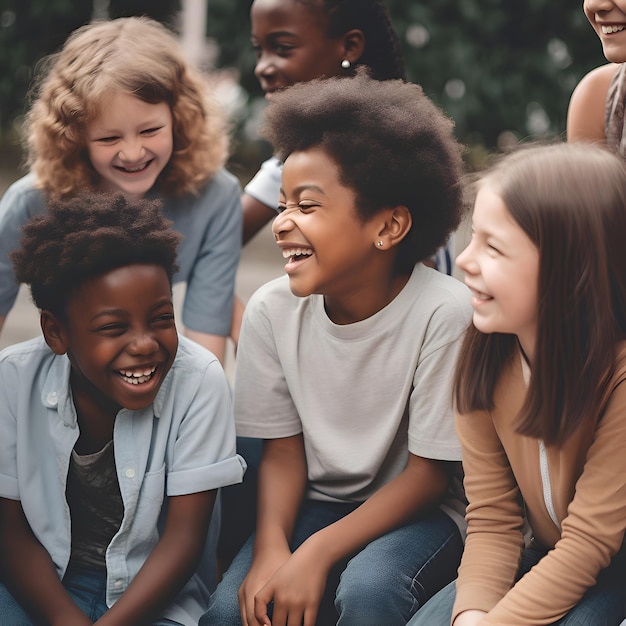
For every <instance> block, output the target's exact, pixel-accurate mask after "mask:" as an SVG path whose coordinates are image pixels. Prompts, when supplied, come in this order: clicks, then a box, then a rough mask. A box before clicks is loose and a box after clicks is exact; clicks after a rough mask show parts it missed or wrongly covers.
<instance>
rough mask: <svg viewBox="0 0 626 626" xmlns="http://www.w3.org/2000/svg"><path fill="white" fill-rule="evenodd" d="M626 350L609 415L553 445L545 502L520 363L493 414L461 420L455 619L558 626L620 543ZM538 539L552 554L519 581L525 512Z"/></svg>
mask: <svg viewBox="0 0 626 626" xmlns="http://www.w3.org/2000/svg"><path fill="white" fill-rule="evenodd" d="M625 380H626V345H624V346H622V348H621V350H620V353H619V355H618V363H617V371H616V374H615V376H614V378H613V381H612V383H611V385H610V389H609V390H608V392H607V399H606V402H607V403H606V409H605V411H604V413H603V414H602V416H601V418H600V419H599V420H597V421H595V422H592V421H589V422H587V423H583V424H582V425H581V427H580V428H579V429H578V430H577V432H575V433H574V434H573V435H572V437H570V438H569V439H568V440H567V442H566V443H565V445H564V446H562V447H561V448H556V447H548V448H547V449H546V451H547V455H546V456H547V469H548V473H549V479H546V478H545V476H544V483H546V482H547V484H548V485H549V487H548V489H547V490H548V491H551V497H550V494H549V495H548V502H550V500H551V502H552V504H553V511H554V515H555V517H556V520H557V522H558V524H559V525H560V528H559V527H558V526H557V525H556V524H555V522H554V521H553V520H552V519H551V517H550V514H549V512H548V506H547V505H546V499H545V497H544V486H543V483H542V474H541V468H540V452H539V449H540V442H539V441H538V440H537V439H533V438H530V437H525V436H522V435H519V434H517V433H516V432H515V430H514V428H513V423H514V420H515V417H516V415H517V414H518V412H519V410H520V408H521V406H522V402H523V399H524V395H525V393H526V382H525V380H524V376H523V372H522V366H521V359H517V358H516V359H513V361H512V363H511V365H510V366H509V367H508V368H507V369H506V370H504V371H503V373H502V376H501V378H500V380H499V382H498V386H497V389H496V392H495V396H494V400H495V407H496V408H495V410H494V411H493V412H491V413H489V412H483V411H480V412H475V413H472V414H469V415H461V416H457V430H458V433H459V438H460V440H461V443H462V446H463V464H464V468H465V489H466V494H467V497H468V501H469V503H470V504H469V506H468V508H467V521H468V532H467V542H466V545H465V552H464V554H463V559H462V561H461V567H460V569H459V578H458V580H457V598H456V603H455V605H454V611H453V619H454V618H455V617H456V616H457V615H458V614H459V613H461V612H462V611H465V610H468V609H480V610H483V611H487V612H488V615H487V617H486V618H485V620H484V622H481V624H482V623H484V624H497V625H498V626H505V625H513V624H519V625H520V626H521V625H524V626H530V625H532V624H551V623H553V622H555V621H556V620H558V619H560V618H561V617H562V616H563V615H565V614H566V613H567V612H568V611H569V610H570V609H571V608H572V607H573V606H575V605H576V604H577V603H578V601H579V600H580V599H581V597H582V596H583V594H584V593H585V591H586V590H587V589H588V588H589V587H591V586H593V585H594V583H595V580H596V577H597V575H598V574H599V572H600V571H601V570H602V569H603V568H605V567H606V566H607V565H608V564H609V562H610V560H611V557H612V556H613V555H614V554H616V553H617V552H618V550H619V548H620V546H621V543H622V539H623V537H624V529H625V528H626V385H625V384H623V382H624V381H625ZM581 384H584V381H581ZM522 498H523V501H524V503H525V507H526V514H527V518H528V521H529V523H530V526H531V529H532V532H533V536H534V538H535V540H536V541H538V542H539V543H541V544H543V545H545V546H547V547H549V548H552V547H553V548H554V549H553V550H550V551H549V552H548V554H547V555H546V556H545V557H544V558H543V559H542V560H541V561H540V562H539V563H538V564H537V566H536V567H534V568H533V569H532V570H531V571H530V572H529V573H528V574H526V575H525V576H524V577H523V578H522V579H521V580H520V581H519V582H518V583H515V582H514V581H515V576H516V573H517V570H518V567H519V562H520V555H521V552H522V550H523V546H524V539H523V513H524V511H523V508H522V504H521V499H522Z"/></svg>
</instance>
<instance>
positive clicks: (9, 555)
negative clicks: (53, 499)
mask: <svg viewBox="0 0 626 626" xmlns="http://www.w3.org/2000/svg"><path fill="white" fill-rule="evenodd" d="M1 514H2V520H3V523H2V528H1V544H0V545H1V549H2V555H1V559H0V563H1V565H2V573H3V576H2V577H3V580H4V581H5V582H6V583H7V587H8V588H9V591H11V593H12V594H13V595H14V597H15V599H16V600H18V602H20V604H22V606H23V607H24V608H25V609H27V610H28V612H29V613H30V614H31V615H32V616H33V617H35V618H36V619H39V620H41V621H43V622H45V623H46V624H51V625H52V626H55V625H57V624H58V625H59V626H61V625H62V626H70V625H71V626H82V625H84V624H91V623H92V622H91V620H90V619H89V618H88V617H87V616H86V615H85V614H84V613H83V612H82V611H81V610H80V609H79V608H78V606H77V605H76V604H75V603H74V601H73V600H72V598H71V597H70V595H69V594H68V593H67V591H66V590H65V587H63V584H62V583H61V581H60V580H59V577H58V575H57V571H56V568H55V565H54V563H53V561H52V559H51V558H50V555H49V554H48V552H47V550H46V549H45V548H44V547H43V546H42V545H41V544H40V543H39V542H38V541H37V539H36V538H35V536H34V535H33V534H32V531H31V530H30V527H29V525H28V522H27V521H26V518H25V517H24V514H23V511H22V507H21V504H20V503H19V502H18V501H9V500H2V511H1Z"/></svg>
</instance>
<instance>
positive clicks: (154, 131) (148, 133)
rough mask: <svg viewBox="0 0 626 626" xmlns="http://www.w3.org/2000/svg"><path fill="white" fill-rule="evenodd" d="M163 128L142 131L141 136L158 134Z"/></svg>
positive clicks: (157, 127)
mask: <svg viewBox="0 0 626 626" xmlns="http://www.w3.org/2000/svg"><path fill="white" fill-rule="evenodd" d="M162 128H163V126H156V127H154V128H146V130H142V131H141V134H142V135H152V134H154V133H156V132H158V131H159V130H161V129H162Z"/></svg>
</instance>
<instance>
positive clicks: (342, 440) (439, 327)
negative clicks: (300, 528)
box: [234, 264, 471, 510]
mask: <svg viewBox="0 0 626 626" xmlns="http://www.w3.org/2000/svg"><path fill="white" fill-rule="evenodd" d="M470 320H471V307H470V296H469V291H468V290H467V288H466V287H465V286H464V285H463V284H462V283H461V282H460V281H458V280H456V279H454V278H451V277H449V276H445V275H443V274H441V273H439V272H437V271H435V270H432V269H429V268H427V267H425V266H424V265H422V264H418V265H416V266H415V269H414V270H413V273H412V275H411V277H410V279H409V281H408V282H407V284H406V285H405V287H404V289H403V290H402V291H401V292H400V293H399V294H398V296H396V298H395V299H394V300H393V301H392V302H391V303H390V304H388V305H387V306H386V307H385V308H384V309H382V310H381V311H379V312H378V313H376V314H375V315H373V316H371V317H369V318H368V319H365V320H362V321H360V322H356V323H354V324H347V325H337V324H334V323H333V322H331V321H330V320H329V318H328V316H327V315H326V313H325V310H324V299H323V296H321V295H312V296H308V297H305V298H299V297H296V296H294V295H293V294H292V293H291V291H290V289H289V283H288V277H286V276H285V277H281V278H278V279H276V280H274V281H271V282H269V283H267V284H266V285H264V286H263V287H261V288H260V289H259V290H257V292H256V293H255V294H254V295H253V296H252V298H251V299H250V302H249V304H248V306H247V307H246V313H245V317H244V322H243V326H242V332H241V338H240V343H239V349H238V351H237V371H236V377H235V400H234V402H235V420H236V425H237V433H238V434H239V435H242V436H250V437H260V438H264V439H273V438H279V437H288V436H292V435H296V434H298V433H303V435H304V445H305V451H306V457H307V467H308V480H309V488H308V493H307V497H309V498H312V499H316V500H326V501H339V502H345V501H351V502H362V501H364V500H366V499H367V498H369V497H370V496H371V495H372V494H373V493H374V492H376V491H377V490H378V489H379V488H380V487H382V486H383V485H385V484H386V483H388V482H389V481H390V480H391V479H393V478H395V477H396V476H397V475H398V474H400V472H402V470H403V469H404V468H405V466H406V463H407V459H408V453H409V451H410V452H411V453H413V454H415V455H417V456H421V457H425V458H430V459H439V460H448V461H460V459H461V447H460V444H459V441H458V439H457V436H456V432H455V427H454V414H453V408H452V379H453V373H454V368H455V361H456V357H457V353H458V349H459V345H460V340H461V338H462V335H463V334H464V331H465V330H466V328H467V327H468V325H469V323H470ZM461 510H462V508H461Z"/></svg>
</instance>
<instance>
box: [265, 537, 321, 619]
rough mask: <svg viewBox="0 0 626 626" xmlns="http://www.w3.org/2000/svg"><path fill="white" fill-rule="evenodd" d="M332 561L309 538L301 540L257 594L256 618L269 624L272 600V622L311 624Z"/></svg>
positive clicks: (315, 617) (317, 608) (315, 616)
mask: <svg viewBox="0 0 626 626" xmlns="http://www.w3.org/2000/svg"><path fill="white" fill-rule="evenodd" d="M331 565H332V563H331V564H329V563H326V561H325V560H324V559H323V556H322V554H320V552H319V550H318V551H317V552H316V551H315V550H314V549H313V547H312V542H311V541H310V540H309V541H306V542H305V543H303V544H302V545H301V546H300V547H299V548H298V549H297V550H296V551H295V552H294V553H293V554H292V556H291V558H290V559H289V560H288V561H287V562H286V563H285V564H284V565H283V566H282V567H281V568H280V569H279V570H277V571H276V573H275V574H274V575H273V576H272V577H271V578H270V579H269V581H268V582H267V584H266V585H265V586H264V587H263V588H262V589H261V590H260V591H259V592H258V593H257V594H256V596H255V599H254V612H255V617H256V619H257V621H258V622H259V623H260V624H270V620H269V617H268V615H267V605H268V604H269V603H270V602H271V601H273V602H274V611H273V616H272V620H271V625H272V626H287V624H302V625H303V626H314V625H315V620H316V619H317V613H318V610H319V605H320V602H321V600H322V596H323V594H324V589H325V588H326V580H327V578H328V572H329V570H330V567H331Z"/></svg>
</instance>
